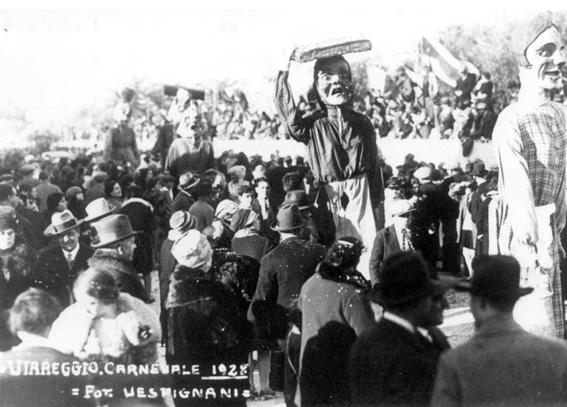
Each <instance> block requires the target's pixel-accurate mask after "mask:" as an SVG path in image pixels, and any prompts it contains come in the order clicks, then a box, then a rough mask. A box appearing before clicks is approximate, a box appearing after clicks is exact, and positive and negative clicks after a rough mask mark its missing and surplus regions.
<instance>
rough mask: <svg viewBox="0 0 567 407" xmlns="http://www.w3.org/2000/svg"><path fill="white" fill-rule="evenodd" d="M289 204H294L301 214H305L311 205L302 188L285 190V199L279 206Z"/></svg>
mask: <svg viewBox="0 0 567 407" xmlns="http://www.w3.org/2000/svg"><path fill="white" fill-rule="evenodd" d="M286 205H288V206H290V205H295V206H297V208H298V209H299V211H300V212H301V214H302V215H303V216H307V215H308V214H309V212H310V211H311V208H312V207H313V205H312V204H311V202H309V200H308V199H307V193H305V191H304V190H302V189H296V190H293V191H287V193H286V194H285V199H284V201H283V202H282V204H281V206H286Z"/></svg>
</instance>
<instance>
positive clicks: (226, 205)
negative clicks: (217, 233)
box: [215, 199, 238, 219]
mask: <svg viewBox="0 0 567 407" xmlns="http://www.w3.org/2000/svg"><path fill="white" fill-rule="evenodd" d="M237 209H238V204H237V203H236V202H234V201H232V200H230V199H224V200H222V201H220V202H219V204H218V205H217V210H216V211H215V218H217V219H225V218H229V219H230V218H232V215H234V213H235V212H236V210H237Z"/></svg>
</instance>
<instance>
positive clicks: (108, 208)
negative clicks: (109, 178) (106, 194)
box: [83, 198, 116, 222]
mask: <svg viewBox="0 0 567 407" xmlns="http://www.w3.org/2000/svg"><path fill="white" fill-rule="evenodd" d="M115 209H116V208H114V207H113V206H112V205H110V204H109V203H108V201H107V200H106V199H104V198H97V199H95V200H94V201H92V202H91V203H90V204H88V205H87V207H86V208H85V212H86V213H87V217H86V218H85V219H83V222H94V221H96V220H99V219H101V218H104V217H105V216H108V215H111V214H112V213H114V210H115Z"/></svg>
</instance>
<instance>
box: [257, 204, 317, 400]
mask: <svg viewBox="0 0 567 407" xmlns="http://www.w3.org/2000/svg"><path fill="white" fill-rule="evenodd" d="M306 226H307V222H306V220H305V218H304V217H303V216H302V215H301V213H300V212H299V208H298V207H297V206H295V205H285V206H281V207H280V209H279V211H278V215H277V224H276V226H275V227H274V230H276V231H277V232H279V234H280V244H279V245H278V246H276V247H275V248H274V249H273V250H272V251H271V252H269V253H268V254H266V255H265V256H264V257H262V259H261V261H260V272H259V277H258V284H257V286H256V292H255V293H254V297H253V298H252V302H255V301H266V302H267V303H268V304H269V305H271V306H274V307H275V306H276V305H279V306H282V307H284V308H285V309H287V310H293V309H296V308H297V301H298V299H299V294H300V292H301V287H302V286H303V283H305V281H307V280H308V279H309V277H311V276H312V275H313V273H314V272H315V268H316V267H317V264H319V262H320V261H321V260H322V259H323V256H324V255H325V252H326V249H325V247H324V246H322V245H319V244H317V243H312V242H309V241H308V240H306V239H305V238H304V237H305V230H306ZM248 319H249V320H250V321H251V322H256V316H255V315H254V314H253V312H252V306H251V307H250V309H249V310H248ZM300 344H301V337H300V335H299V329H298V328H297V327H296V329H295V330H294V331H293V332H291V333H290V334H289V335H288V344H287V345H288V346H286V352H287V356H289V355H291V356H290V357H286V365H285V384H284V398H285V400H286V405H293V400H294V397H295V392H296V388H297V374H296V372H297V369H298V368H299V349H300ZM290 358H291V362H292V364H290V363H288V362H289V361H290Z"/></svg>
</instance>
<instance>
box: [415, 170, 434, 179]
mask: <svg viewBox="0 0 567 407" xmlns="http://www.w3.org/2000/svg"><path fill="white" fill-rule="evenodd" d="M413 176H414V177H415V178H417V179H418V180H420V181H424V180H426V179H430V178H431V168H429V167H419V168H418V169H417V170H415V172H414V173H413Z"/></svg>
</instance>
